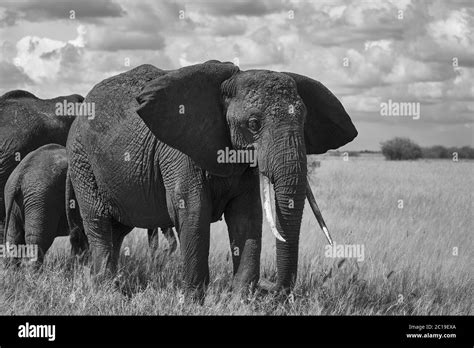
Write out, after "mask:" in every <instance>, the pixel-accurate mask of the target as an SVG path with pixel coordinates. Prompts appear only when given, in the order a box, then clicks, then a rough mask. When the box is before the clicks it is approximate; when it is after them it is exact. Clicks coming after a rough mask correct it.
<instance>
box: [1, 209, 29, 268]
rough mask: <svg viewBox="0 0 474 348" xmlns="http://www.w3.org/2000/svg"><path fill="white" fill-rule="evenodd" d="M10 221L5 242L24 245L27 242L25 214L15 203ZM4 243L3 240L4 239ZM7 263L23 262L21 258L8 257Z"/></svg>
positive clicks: (15, 264) (17, 263)
mask: <svg viewBox="0 0 474 348" xmlns="http://www.w3.org/2000/svg"><path fill="white" fill-rule="evenodd" d="M13 204H14V206H13V208H12V212H11V215H10V221H9V223H8V231H5V234H6V237H5V242H6V243H8V244H9V245H24V244H25V226H24V220H23V214H22V212H21V209H20V207H18V205H17V204H16V203H13ZM2 244H3V241H2ZM6 261H7V263H8V264H10V265H12V266H19V265H20V264H21V259H20V258H7V259H6Z"/></svg>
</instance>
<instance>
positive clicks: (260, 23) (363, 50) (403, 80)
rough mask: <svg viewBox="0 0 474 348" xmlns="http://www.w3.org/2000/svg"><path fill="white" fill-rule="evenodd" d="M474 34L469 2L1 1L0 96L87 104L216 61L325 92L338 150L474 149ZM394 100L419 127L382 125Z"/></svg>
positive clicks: (403, 120) (393, 120)
mask: <svg viewBox="0 0 474 348" xmlns="http://www.w3.org/2000/svg"><path fill="white" fill-rule="evenodd" d="M473 24H474V1H472V0H457V1H455V0H451V1H444V0H439V1H436V0H427V1H417V0H411V1H410V0H400V1H375V0H373V1H346V0H328V1H326V0H313V1H291V0H287V1H284V0H282V1H278V0H270V1H265V0H249V1H237V0H233V1H232V0H231V1H217V0H216V1H181V0H177V1H164V0H162V1H156V0H155V1H152V0H81V1H73V0H36V1H21V0H16V1H13V0H11V1H5V0H0V95H1V94H3V93H5V92H7V91H9V90H12V89H26V90H28V91H31V92H32V93H34V94H36V95H37V96H38V97H40V98H50V97H55V96H57V95H65V94H71V93H79V94H82V95H84V96H85V95H86V94H87V92H88V91H89V90H90V89H91V88H92V87H93V86H94V85H95V84H96V83H97V82H99V81H101V80H102V79H104V78H107V77H109V76H112V75H115V74H117V73H120V72H123V71H126V70H129V69H131V68H133V67H135V66H138V65H140V64H144V63H150V64H153V65H155V66H157V67H159V68H163V69H173V68H179V67H182V66H186V65H188V64H194V63H198V62H203V61H206V60H209V59H218V60H222V61H233V62H234V63H236V64H238V65H239V66H240V68H241V69H242V70H245V69H256V68H264V69H270V70H275V71H292V72H296V73H299V74H304V75H307V76H310V77H312V78H314V79H317V80H319V81H321V82H322V83H324V84H325V85H326V86H328V87H329V88H330V89H331V90H332V91H333V92H334V94H336V95H337V96H338V97H339V98H340V99H341V101H342V103H343V104H344V106H345V108H346V110H347V111H348V113H349V114H350V115H351V117H352V119H353V121H354V123H355V124H356V127H357V128H358V130H359V136H358V138H357V139H356V140H355V141H354V142H352V143H351V144H350V145H348V146H346V147H345V149H349V150H362V149H373V150H375V149H378V148H379V143H380V142H381V141H383V140H386V139H388V138H391V137H394V136H407V137H410V138H412V139H414V140H415V141H417V142H418V143H419V144H420V145H423V146H427V145H434V144H443V145H449V146H451V145H455V146H460V145H471V146H472V145H474V136H473V132H474V128H473V114H474V42H473V41H474V34H473V27H474V25H473ZM389 100H391V101H392V102H396V103H397V102H398V103H406V102H413V103H420V104H419V105H420V117H419V119H414V118H415V117H387V116H382V115H381V104H382V103H387V102H388V101H389Z"/></svg>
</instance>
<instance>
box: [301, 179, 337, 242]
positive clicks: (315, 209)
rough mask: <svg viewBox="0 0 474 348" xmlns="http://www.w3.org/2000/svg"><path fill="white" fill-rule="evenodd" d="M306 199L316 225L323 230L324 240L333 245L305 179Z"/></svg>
mask: <svg viewBox="0 0 474 348" xmlns="http://www.w3.org/2000/svg"><path fill="white" fill-rule="evenodd" d="M306 198H308V202H309V205H310V206H311V209H312V210H313V213H314V216H316V220H318V224H319V226H320V227H321V229H322V230H323V232H324V235H325V236H326V239H327V240H328V242H329V244H330V245H333V241H332V238H331V235H330V234H329V231H328V228H327V226H326V223H325V222H324V219H323V215H322V214H321V211H320V210H319V207H318V204H317V203H316V199H315V198H314V195H313V191H312V190H311V186H310V185H309V180H308V179H306Z"/></svg>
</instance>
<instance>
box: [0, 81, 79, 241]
mask: <svg viewBox="0 0 474 348" xmlns="http://www.w3.org/2000/svg"><path fill="white" fill-rule="evenodd" d="M83 100H84V98H83V97H82V96H80V95H78V94H73V95H69V96H64V97H57V98H54V99H40V98H38V97H36V96H34V95H33V94H31V93H29V92H26V91H22V90H15V91H11V92H8V93H6V94H4V95H3V96H1V97H0V240H3V230H4V220H5V200H4V196H3V191H4V188H5V183H6V182H7V179H8V177H9V176H10V174H11V173H12V171H13V170H14V169H15V167H16V166H17V165H18V164H19V163H20V161H21V160H22V159H23V158H24V157H25V156H26V155H27V154H28V153H30V152H31V151H33V150H36V149H37V148H39V147H40V146H43V145H46V144H50V143H56V144H60V145H63V146H65V145H66V139H67V135H68V132H69V128H70V127H71V124H72V121H73V120H74V118H75V117H74V116H65V115H56V110H57V105H58V103H59V104H62V105H64V102H66V103H73V104H75V103H82V101H83ZM68 105H71V104H68Z"/></svg>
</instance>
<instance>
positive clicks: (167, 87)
mask: <svg viewBox="0 0 474 348" xmlns="http://www.w3.org/2000/svg"><path fill="white" fill-rule="evenodd" d="M238 71H239V68H238V67H236V66H235V65H233V64H232V63H221V62H218V61H209V62H206V63H204V64H197V65H192V66H188V67H184V68H181V69H178V70H174V71H171V72H169V73H167V74H165V75H162V76H160V77H158V78H156V79H154V80H152V81H150V82H149V83H148V84H147V85H146V86H145V87H144V89H143V90H142V92H141V94H140V95H139V96H138V97H137V98H136V99H137V101H138V103H139V104H140V106H139V107H138V109H137V113H138V115H139V116H140V117H141V118H142V119H143V121H144V122H145V124H146V125H147V126H148V128H150V130H151V131H152V133H153V134H154V135H155V136H156V137H157V138H158V139H159V140H160V141H162V142H164V143H166V144H168V145H170V146H172V147H173V148H175V149H178V150H179V151H181V152H183V153H185V154H187V155H188V156H190V157H191V158H192V159H193V160H194V161H195V162H196V163H197V164H198V165H199V166H200V167H201V168H203V169H206V170H208V171H209V172H210V173H211V174H214V175H218V176H229V175H231V174H232V171H233V165H232V164H230V163H218V162H217V152H218V151H219V150H224V149H225V148H226V147H228V148H231V147H232V145H231V142H230V135H229V130H228V128H227V124H226V121H225V120H226V118H225V117H224V113H223V106H222V96H221V89H220V86H221V83H222V82H223V81H225V80H227V79H228V78H229V77H231V76H232V75H233V74H235V73H236V72H238Z"/></svg>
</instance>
